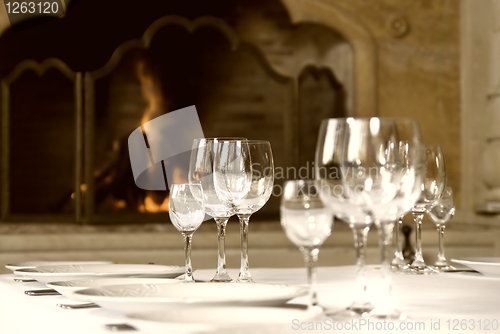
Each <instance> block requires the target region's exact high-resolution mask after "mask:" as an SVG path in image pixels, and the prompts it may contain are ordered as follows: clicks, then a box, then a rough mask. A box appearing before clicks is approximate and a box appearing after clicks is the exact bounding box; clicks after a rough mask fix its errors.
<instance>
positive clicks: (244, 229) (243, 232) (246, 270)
mask: <svg viewBox="0 0 500 334" xmlns="http://www.w3.org/2000/svg"><path fill="white" fill-rule="evenodd" d="M250 216H251V215H249V214H245V215H238V218H239V219H240V238H241V240H240V245H241V268H240V275H239V277H238V280H237V281H238V282H253V279H252V275H251V274H250V267H249V264H248V222H249V221H250Z"/></svg>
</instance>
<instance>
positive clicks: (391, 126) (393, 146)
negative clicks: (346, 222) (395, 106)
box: [341, 118, 424, 320]
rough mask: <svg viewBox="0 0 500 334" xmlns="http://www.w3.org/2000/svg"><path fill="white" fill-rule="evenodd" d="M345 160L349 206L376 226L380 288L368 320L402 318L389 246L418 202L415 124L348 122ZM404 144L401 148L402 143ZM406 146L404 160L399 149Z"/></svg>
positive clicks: (419, 151) (419, 158)
mask: <svg viewBox="0 0 500 334" xmlns="http://www.w3.org/2000/svg"><path fill="white" fill-rule="evenodd" d="M347 125H348V127H349V129H348V131H346V138H345V146H344V155H343V161H342V163H341V168H342V169H343V170H344V173H345V175H346V177H345V178H344V186H345V188H346V191H347V193H348V198H349V202H351V203H352V204H353V205H354V206H356V207H357V208H358V209H359V210H360V211H361V212H363V213H364V214H365V215H366V216H367V218H368V219H369V220H370V221H373V222H374V223H375V224H376V225H377V227H378V233H379V246H380V251H381V264H382V270H381V274H382V277H383V282H384V285H383V286H380V287H379V288H378V289H377V292H378V295H379V298H378V300H377V302H376V304H375V308H374V309H373V310H372V311H371V312H370V316H372V317H377V318H382V319H394V320H403V319H405V318H406V316H405V315H404V314H403V313H401V312H400V311H398V309H397V307H396V305H395V302H394V300H393V299H392V283H391V270H390V269H391V268H390V260H389V254H388V251H389V247H390V244H391V239H392V232H393V228H394V222H395V221H396V220H397V219H398V218H399V217H400V216H401V215H403V214H404V213H405V212H407V211H409V210H410V209H411V208H412V206H413V205H414V204H415V202H416V201H417V199H418V197H419V195H420V192H421V186H422V178H423V170H424V159H423V156H424V155H423V145H422V140H421V136H420V128H419V126H418V122H417V121H415V120H410V119H383V118H371V119H347ZM400 142H403V145H400ZM404 147H407V150H408V153H407V154H408V158H407V159H404V156H405V154H402V152H401V150H402V148H404Z"/></svg>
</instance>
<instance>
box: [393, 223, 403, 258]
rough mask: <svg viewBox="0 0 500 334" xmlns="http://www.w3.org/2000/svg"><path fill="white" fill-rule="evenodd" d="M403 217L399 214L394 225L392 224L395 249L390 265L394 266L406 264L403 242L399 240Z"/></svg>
mask: <svg viewBox="0 0 500 334" xmlns="http://www.w3.org/2000/svg"><path fill="white" fill-rule="evenodd" d="M403 217H404V216H401V217H400V218H399V219H398V221H397V223H396V226H394V233H395V234H396V251H395V252H394V260H393V261H392V265H394V266H404V265H406V262H405V258H404V256H403V243H402V240H401V228H402V227H403Z"/></svg>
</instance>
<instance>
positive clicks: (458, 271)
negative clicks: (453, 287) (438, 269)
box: [443, 269, 479, 273]
mask: <svg viewBox="0 0 500 334" xmlns="http://www.w3.org/2000/svg"><path fill="white" fill-rule="evenodd" d="M443 272H445V273H479V271H477V270H474V269H447V270H443Z"/></svg>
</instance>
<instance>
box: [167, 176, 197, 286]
mask: <svg viewBox="0 0 500 334" xmlns="http://www.w3.org/2000/svg"><path fill="white" fill-rule="evenodd" d="M169 197H170V198H169V202H168V214H169V216H170V220H171V221H172V224H173V225H174V226H175V228H176V229H177V230H178V231H179V232H181V234H182V236H183V237H184V255H185V259H186V273H185V274H184V282H194V278H193V268H192V267H191V242H192V239H193V234H194V232H195V231H196V230H197V229H198V227H200V225H201V223H203V219H204V218H205V206H204V203H203V189H202V188H201V186H200V185H199V184H198V185H197V184H191V185H190V184H174V185H172V187H171V188H170V195H169Z"/></svg>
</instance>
